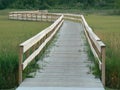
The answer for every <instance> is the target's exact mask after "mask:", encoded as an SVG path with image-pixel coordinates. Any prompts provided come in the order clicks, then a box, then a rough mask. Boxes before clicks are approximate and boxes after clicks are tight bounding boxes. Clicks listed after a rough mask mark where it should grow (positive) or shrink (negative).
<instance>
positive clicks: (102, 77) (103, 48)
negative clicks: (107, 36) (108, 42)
mask: <svg viewBox="0 0 120 90" xmlns="http://www.w3.org/2000/svg"><path fill="white" fill-rule="evenodd" d="M101 55H102V76H101V79H102V83H103V85H104V86H105V57H106V53H105V46H102V47H101Z"/></svg>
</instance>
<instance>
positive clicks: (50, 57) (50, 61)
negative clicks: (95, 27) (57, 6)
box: [17, 21, 104, 90]
mask: <svg viewBox="0 0 120 90" xmlns="http://www.w3.org/2000/svg"><path fill="white" fill-rule="evenodd" d="M53 43H54V45H52V46H51V47H50V50H46V51H49V52H48V53H47V54H46V55H45V57H44V58H43V60H39V61H38V62H37V63H38V64H39V65H40V66H41V65H42V69H40V70H38V71H37V72H36V75H35V76H34V77H33V78H27V79H25V80H24V81H23V82H22V84H21V85H20V87H19V88H17V90H27V89H30V88H31V89H32V88H33V89H34V90H104V88H103V85H102V83H101V81H100V80H99V79H97V78H95V77H94V76H93V75H92V74H91V71H90V69H89V66H90V65H91V61H90V60H89V57H88V55H87V48H88V47H87V45H86V39H85V36H84V31H83V27H82V25H81V24H80V23H75V22H71V21H65V22H64V23H63V26H62V27H61V29H60V31H59V32H58V34H57V39H56V41H55V42H53Z"/></svg>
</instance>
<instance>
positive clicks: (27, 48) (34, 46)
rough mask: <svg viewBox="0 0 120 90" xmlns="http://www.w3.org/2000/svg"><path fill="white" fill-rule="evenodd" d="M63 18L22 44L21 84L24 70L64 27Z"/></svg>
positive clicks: (20, 54) (20, 56)
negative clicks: (62, 26)
mask: <svg viewBox="0 0 120 90" xmlns="http://www.w3.org/2000/svg"><path fill="white" fill-rule="evenodd" d="M12 14H13V13H12ZM22 14H23V13H22ZM30 14H31V13H30ZM17 15H18V13H17ZM25 17H26V16H25ZM57 17H58V16H57ZM63 17H64V16H63V15H61V16H60V17H59V18H58V19H57V20H56V21H55V22H54V23H53V24H52V25H51V26H49V27H48V28H46V29H45V30H43V31H42V32H40V33H38V34H37V35H35V36H34V37H32V38H30V39H28V40H27V41H25V42H23V43H22V44H20V52H19V84H20V83H21V82H22V72H23V70H24V69H25V68H26V67H27V66H28V65H29V63H30V62H31V61H32V60H33V59H34V58H35V57H36V56H37V55H38V54H39V53H40V52H41V51H42V50H43V48H44V47H45V46H46V44H47V43H48V42H49V41H50V40H51V39H52V37H53V36H54V35H55V33H56V32H57V31H58V29H59V28H60V26H61V25H62V23H63ZM47 19H49V18H47ZM47 19H46V20H47Z"/></svg>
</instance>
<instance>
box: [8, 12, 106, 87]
mask: <svg viewBox="0 0 120 90" xmlns="http://www.w3.org/2000/svg"><path fill="white" fill-rule="evenodd" d="M61 15H62V16H61ZM63 15H64V17H63ZM58 17H59V18H58ZM63 18H64V19H69V20H75V21H79V22H82V24H83V26H84V32H85V35H86V38H87V40H88V43H89V45H90V48H91V50H92V52H93V55H94V56H95V57H96V59H97V60H98V64H99V69H100V70H101V74H102V75H101V79H102V83H103V85H104V86H105V47H106V46H105V44H104V43H103V42H102V41H101V39H100V38H99V37H98V36H97V35H96V34H95V33H94V32H93V30H92V29H91V28H90V27H89V25H88V24H87V22H86V20H85V18H84V16H83V15H79V14H78V15H77V14H62V13H41V12H38V11H34V12H26V11H24V12H10V13H9V19H15V20H33V21H34V20H35V21H55V20H56V19H57V20H56V21H55V22H54V23H53V24H52V25H51V26H49V27H48V28H46V29H45V30H43V31H42V32H40V33H38V34H37V35H35V36H34V37H32V38H30V39H29V40H27V41H25V42H23V43H22V44H20V55H19V83H21V82H22V71H23V70H24V69H25V68H26V67H27V65H28V64H29V63H30V62H31V61H32V60H33V59H34V58H35V56H37V55H38V54H39V52H40V51H41V50H42V49H43V48H44V47H45V46H46V44H47V42H49V40H50V39H51V38H52V37H53V35H54V34H55V33H56V32H57V30H58V28H60V26H61V25H62V23H63ZM36 46H37V49H36ZM31 48H33V51H34V52H33V53H31V55H29V54H28V53H29V49H31ZM24 54H26V59H25V60H23V59H24V57H23V56H24ZM23 61H24V62H23Z"/></svg>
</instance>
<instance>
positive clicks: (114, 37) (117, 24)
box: [86, 15, 120, 88]
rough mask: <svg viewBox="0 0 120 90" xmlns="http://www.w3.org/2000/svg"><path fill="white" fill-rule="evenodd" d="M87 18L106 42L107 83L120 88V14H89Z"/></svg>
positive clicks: (109, 85)
mask: <svg viewBox="0 0 120 90" xmlns="http://www.w3.org/2000/svg"><path fill="white" fill-rule="evenodd" d="M86 20H87V21H88V23H89V25H90V26H91V27H92V29H93V30H94V32H95V33H96V34H97V35H98V36H99V37H100V38H101V39H102V40H103V42H104V43H105V44H106V46H107V48H106V85H107V86H108V87H111V88H120V55H119V54H120V16H109V15H107V16H102V15H87V16H86Z"/></svg>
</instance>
